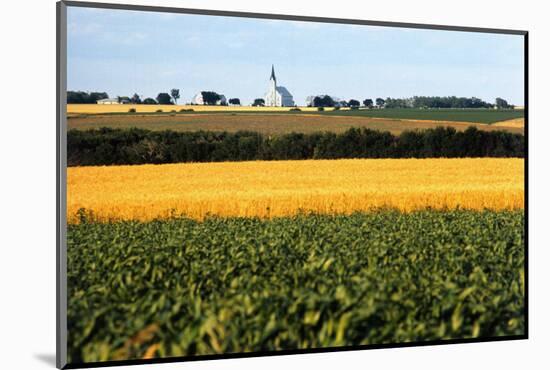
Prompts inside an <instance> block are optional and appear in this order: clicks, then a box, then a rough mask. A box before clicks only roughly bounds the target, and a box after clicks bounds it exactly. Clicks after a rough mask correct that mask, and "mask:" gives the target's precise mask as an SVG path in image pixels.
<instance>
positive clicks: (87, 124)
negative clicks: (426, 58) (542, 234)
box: [68, 113, 523, 135]
mask: <svg viewBox="0 0 550 370" xmlns="http://www.w3.org/2000/svg"><path fill="white" fill-rule="evenodd" d="M68 125H69V129H79V130H86V129H93V128H100V127H112V128H121V129H124V128H131V127H137V128H141V129H148V130H174V131H198V130H205V131H228V132H236V131H243V130H246V131H255V132H261V133H264V134H268V135H270V134H282V133H289V132H303V133H311V132H319V131H331V132H343V131H346V130H348V129H349V128H351V127H365V128H369V129H373V130H381V131H390V132H391V133H392V134H399V133H401V132H403V131H404V130H424V129H428V128H434V127H437V126H450V127H454V128H456V129H457V130H465V129H466V128H468V127H470V126H475V127H477V128H479V129H480V130H486V131H494V130H506V131H510V132H515V133H522V134H523V126H521V127H519V126H518V127H514V126H498V125H494V124H493V125H487V124H481V123H471V122H453V121H425V120H403V119H388V118H372V117H357V116H353V117H344V116H325V115H316V114H272V113H271V114H261V113H258V114H256V113H254V114H237V113H228V114H192V113H190V114H174V115H167V114H159V115H150V114H149V115H139V114H138V115H134V114H131V115H91V116H77V117H71V118H70V119H68Z"/></svg>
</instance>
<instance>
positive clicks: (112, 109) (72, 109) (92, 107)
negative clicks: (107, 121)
mask: <svg viewBox="0 0 550 370" xmlns="http://www.w3.org/2000/svg"><path fill="white" fill-rule="evenodd" d="M130 108H134V109H135V110H136V112H137V113H151V112H156V111H157V110H159V109H161V110H162V111H163V112H170V111H172V110H175V111H179V110H181V109H193V110H194V111H195V112H220V113H227V112H230V111H236V112H244V111H248V112H288V110H289V109H290V108H289V107H248V106H220V105H147V104H113V105H109V104H67V113H69V114H75V113H87V114H99V113H127V112H128V110H129V109H130ZM300 109H301V110H302V111H317V108H300Z"/></svg>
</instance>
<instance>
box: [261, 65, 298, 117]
mask: <svg viewBox="0 0 550 370" xmlns="http://www.w3.org/2000/svg"><path fill="white" fill-rule="evenodd" d="M265 106H266V107H293V106H295V103H294V99H293V97H292V94H291V93H290V92H289V91H288V90H287V89H286V87H284V86H277V78H276V77H275V67H274V66H273V65H272V66H271V77H270V78H269V90H268V92H267V93H266V94H265Z"/></svg>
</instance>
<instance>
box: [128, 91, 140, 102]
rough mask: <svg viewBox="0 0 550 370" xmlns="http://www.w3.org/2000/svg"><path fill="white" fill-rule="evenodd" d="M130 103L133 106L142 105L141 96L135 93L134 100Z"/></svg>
mask: <svg viewBox="0 0 550 370" xmlns="http://www.w3.org/2000/svg"><path fill="white" fill-rule="evenodd" d="M130 102H131V103H132V104H141V98H140V97H139V95H138V94H137V93H135V94H134V95H133V96H132V98H131V99H130Z"/></svg>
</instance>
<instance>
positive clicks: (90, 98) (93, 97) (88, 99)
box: [67, 91, 109, 104]
mask: <svg viewBox="0 0 550 370" xmlns="http://www.w3.org/2000/svg"><path fill="white" fill-rule="evenodd" d="M108 98H109V95H107V93H106V92H91V93H87V92H84V91H67V104H96V103H97V101H98V100H100V99H108Z"/></svg>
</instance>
